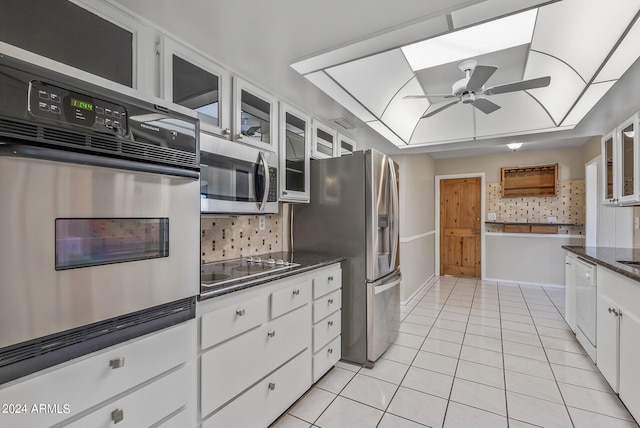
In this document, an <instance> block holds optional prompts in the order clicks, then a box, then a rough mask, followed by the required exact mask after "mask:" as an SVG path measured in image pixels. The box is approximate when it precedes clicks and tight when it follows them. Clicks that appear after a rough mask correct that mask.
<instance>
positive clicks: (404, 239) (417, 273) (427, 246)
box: [393, 154, 435, 302]
mask: <svg viewBox="0 0 640 428" xmlns="http://www.w3.org/2000/svg"><path fill="white" fill-rule="evenodd" d="M393 160H395V161H396V162H397V163H398V165H399V167H400V175H399V181H400V269H401V271H402V284H401V286H400V300H402V301H403V302H406V301H408V300H409V299H410V298H411V296H412V295H413V294H415V293H416V292H417V291H418V290H419V289H420V288H421V287H422V286H423V285H424V284H425V283H426V282H427V281H428V280H429V279H430V278H431V277H432V276H433V275H434V274H435V218H434V209H433V206H434V197H435V196H434V190H435V182H434V168H435V165H434V161H433V159H432V158H431V156H429V155H427V154H418V155H401V156H393Z"/></svg>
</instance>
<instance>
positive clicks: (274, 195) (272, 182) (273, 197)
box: [267, 167, 278, 202]
mask: <svg viewBox="0 0 640 428" xmlns="http://www.w3.org/2000/svg"><path fill="white" fill-rule="evenodd" d="M267 202H278V170H277V169H276V168H274V167H269V194H268V195H267Z"/></svg>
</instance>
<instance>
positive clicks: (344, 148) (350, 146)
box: [338, 134, 356, 156]
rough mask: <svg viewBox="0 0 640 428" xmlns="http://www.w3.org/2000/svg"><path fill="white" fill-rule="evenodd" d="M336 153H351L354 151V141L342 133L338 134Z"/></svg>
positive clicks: (344, 154) (342, 154)
mask: <svg viewBox="0 0 640 428" xmlns="http://www.w3.org/2000/svg"><path fill="white" fill-rule="evenodd" d="M338 143H339V144H340V146H339V147H338V153H339V154H340V156H348V155H352V154H353V152H355V151H356V142H355V141H353V140H352V139H351V138H349V137H347V136H346V135H343V134H338Z"/></svg>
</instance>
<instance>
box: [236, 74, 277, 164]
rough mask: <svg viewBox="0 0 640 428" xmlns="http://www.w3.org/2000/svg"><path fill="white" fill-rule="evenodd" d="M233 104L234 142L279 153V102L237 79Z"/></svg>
mask: <svg viewBox="0 0 640 428" xmlns="http://www.w3.org/2000/svg"><path fill="white" fill-rule="evenodd" d="M233 101H234V104H233V130H234V138H235V140H236V141H239V142H242V143H245V144H250V145H252V146H255V147H258V148H260V149H262V150H269V151H272V152H276V153H277V152H278V144H277V135H278V133H277V129H278V126H277V116H276V105H277V101H276V99H275V98H274V97H273V96H272V95H269V94H268V93H266V92H265V91H263V90H261V89H259V88H257V87H256V86H254V85H252V84H250V83H249V82H246V81H244V80H242V79H240V78H237V77H234V79H233Z"/></svg>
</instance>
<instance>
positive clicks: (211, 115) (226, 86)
mask: <svg viewBox="0 0 640 428" xmlns="http://www.w3.org/2000/svg"><path fill="white" fill-rule="evenodd" d="M163 52H164V62H163V64H164V67H163V73H164V79H163V82H164V84H163V97H164V98H165V99H166V100H168V101H171V102H173V103H176V104H180V105H182V106H185V107H187V108H190V109H192V110H195V111H196V112H197V114H198V119H200V129H201V130H202V131H205V132H208V133H211V134H217V135H220V136H223V137H225V138H228V137H229V135H230V134H231V131H230V128H231V126H230V122H231V107H230V106H231V98H230V94H231V79H230V77H229V74H228V73H227V72H225V71H224V70H223V69H222V68H221V67H219V66H218V65H216V64H215V63H213V62H211V61H209V60H208V59H206V58H205V57H203V56H202V55H199V54H197V53H196V52H193V51H192V50H191V49H188V48H186V47H184V46H182V45H180V44H178V43H176V42H174V41H173V40H171V39H168V38H165V39H164V49H163Z"/></svg>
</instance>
